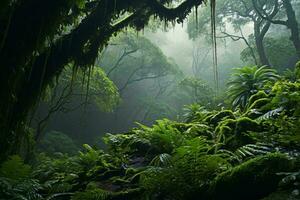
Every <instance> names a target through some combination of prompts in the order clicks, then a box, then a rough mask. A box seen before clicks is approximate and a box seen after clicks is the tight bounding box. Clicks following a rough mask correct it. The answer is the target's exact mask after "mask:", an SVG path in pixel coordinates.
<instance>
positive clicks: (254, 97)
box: [249, 91, 268, 105]
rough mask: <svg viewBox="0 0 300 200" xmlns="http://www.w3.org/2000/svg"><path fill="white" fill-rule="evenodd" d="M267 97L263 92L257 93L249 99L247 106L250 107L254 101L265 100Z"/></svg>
mask: <svg viewBox="0 0 300 200" xmlns="http://www.w3.org/2000/svg"><path fill="white" fill-rule="evenodd" d="M267 97H268V95H267V94H266V93H265V92H264V91H258V92H257V93H256V94H254V95H252V96H251V97H250V99H249V105H252V104H253V103H254V102H255V101H257V100H259V99H263V98H267Z"/></svg>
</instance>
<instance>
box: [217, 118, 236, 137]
mask: <svg viewBox="0 0 300 200" xmlns="http://www.w3.org/2000/svg"><path fill="white" fill-rule="evenodd" d="M235 127H236V120H234V119H225V120H224V121H221V122H220V123H219V124H218V126H217V127H216V129H215V133H216V134H217V135H218V137H225V138H226V137H229V136H231V135H233V134H234V130H235Z"/></svg>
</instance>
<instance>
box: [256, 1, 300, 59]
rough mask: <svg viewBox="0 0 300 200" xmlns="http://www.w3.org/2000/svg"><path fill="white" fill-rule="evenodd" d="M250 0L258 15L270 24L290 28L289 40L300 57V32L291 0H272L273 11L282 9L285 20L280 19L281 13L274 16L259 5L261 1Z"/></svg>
mask: <svg viewBox="0 0 300 200" xmlns="http://www.w3.org/2000/svg"><path fill="white" fill-rule="evenodd" d="M252 2H253V5H254V8H255V10H256V12H257V13H258V14H259V15H260V17H261V18H263V19H265V20H267V21H269V22H270V23H272V24H278V25H283V26H286V27H287V28H288V29H289V30H290V32H291V37H290V40H291V41H292V42H293V45H294V47H295V49H296V52H297V56H298V58H300V32H299V25H298V21H297V18H296V13H295V10H294V8H293V4H292V0H273V4H274V8H273V9H274V11H275V10H277V12H278V11H279V10H281V9H284V11H285V13H284V16H286V18H287V19H286V20H283V19H281V18H283V17H282V15H281V16H280V15H279V18H278V17H277V16H276V18H274V17H273V16H271V14H270V13H269V12H268V11H267V10H266V8H265V7H264V6H261V4H262V3H261V1H259V0H252Z"/></svg>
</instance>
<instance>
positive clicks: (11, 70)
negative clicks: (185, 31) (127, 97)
mask: <svg viewBox="0 0 300 200" xmlns="http://www.w3.org/2000/svg"><path fill="white" fill-rule="evenodd" d="M176 2H177V1H175V0H114V1H112V0H60V1H53V0H44V1H39V0H28V1H23V0H17V1H16V0H7V1H1V6H0V7H1V9H0V24H1V25H0V66H1V67H0V70H1V73H0V90H1V94H0V98H1V105H0V113H1V116H0V119H1V120H0V139H1V141H2V145H1V147H0V160H1V159H3V158H5V157H6V156H7V155H8V154H11V153H15V151H18V146H19V143H20V140H22V138H23V137H24V134H25V133H24V131H23V127H24V125H25V124H24V123H25V118H26V116H27V113H28V111H29V110H30V108H32V106H33V105H34V104H36V103H37V101H38V99H39V95H40V94H41V92H42V91H43V89H44V88H45V87H46V86H47V85H48V84H49V83H50V82H51V81H52V80H53V78H54V77H56V76H58V75H59V74H60V73H61V72H62V70H63V69H64V67H65V66H66V65H67V64H70V63H72V64H74V67H75V68H78V67H82V68H86V69H89V68H90V67H91V66H93V64H94V61H95V59H96V57H97V56H98V52H99V51H101V50H102V48H103V47H104V46H105V45H106V43H107V41H108V40H109V38H110V37H111V36H112V35H113V34H115V33H117V32H118V31H120V30H122V29H123V28H125V27H134V28H136V29H137V30H140V29H142V28H143V27H144V26H145V25H146V24H147V22H148V21H149V18H150V17H151V16H156V17H157V18H159V19H160V20H162V21H177V22H182V21H183V19H184V18H185V17H186V16H187V14H188V13H190V10H191V9H192V8H193V7H197V6H199V5H200V4H201V3H202V2H203V1H202V0H183V1H182V2H181V3H180V4H176V5H177V6H173V7H167V6H166V5H167V4H169V5H170V4H171V3H176ZM87 74H88V73H87Z"/></svg>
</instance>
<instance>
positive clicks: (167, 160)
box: [150, 153, 172, 167]
mask: <svg viewBox="0 0 300 200" xmlns="http://www.w3.org/2000/svg"><path fill="white" fill-rule="evenodd" d="M171 158H172V156H171V155H170V154H167V153H163V154H159V155H157V156H155V157H154V158H153V159H152V161H151V162H150V165H151V166H154V167H167V166H171V165H172V160H171Z"/></svg>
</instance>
